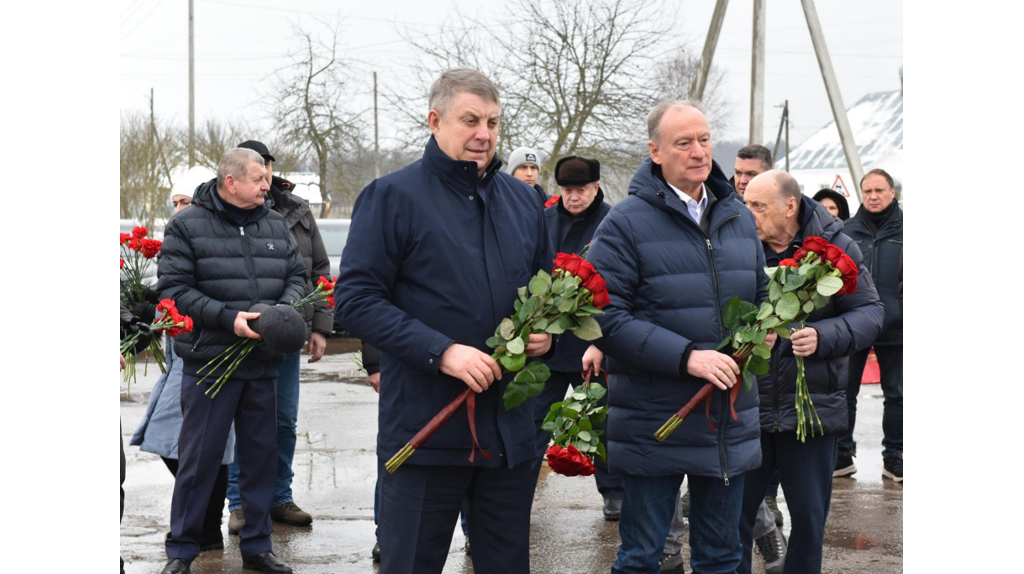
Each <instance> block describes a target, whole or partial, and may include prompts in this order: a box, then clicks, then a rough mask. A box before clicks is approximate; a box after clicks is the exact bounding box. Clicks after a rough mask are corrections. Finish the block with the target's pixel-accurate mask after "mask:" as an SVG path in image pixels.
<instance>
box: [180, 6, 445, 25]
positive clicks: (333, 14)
mask: <svg viewBox="0 0 1024 574" xmlns="http://www.w3.org/2000/svg"><path fill="white" fill-rule="evenodd" d="M199 1H200V2H202V3H203V4H221V5H223V6H235V7H238V8H256V9H258V10H272V11H275V12H289V13H292V14H310V15H312V16H338V14H336V13H330V12H314V11H312V10H297V9H295V8H278V7H275V6H261V5H259V4H243V3H241V2H224V1H223V0H199ZM344 19H346V20H365V21H367V22H383V23H385V24H405V25H407V26H410V25H411V26H432V27H438V26H443V24H431V23H426V22H405V21H402V20H387V19H385V18H367V17H364V16H345V17H344Z"/></svg>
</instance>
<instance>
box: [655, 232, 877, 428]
mask: <svg viewBox="0 0 1024 574" xmlns="http://www.w3.org/2000/svg"><path fill="white" fill-rule="evenodd" d="M765 273H767V274H768V299H767V300H765V301H764V302H763V303H761V306H760V307H758V306H757V305H754V304H753V303H750V302H748V301H741V300H740V299H739V298H738V297H733V298H732V299H731V300H730V301H729V302H728V303H727V304H726V305H725V308H724V309H723V311H722V324H723V325H724V326H725V328H726V329H729V330H730V335H729V337H727V338H726V339H725V340H724V341H722V342H721V343H720V344H719V345H718V349H722V348H724V347H726V346H729V347H730V348H731V350H732V357H733V359H734V360H735V361H736V362H737V363H738V364H739V366H740V369H741V372H742V374H743V386H742V388H743V390H744V391H749V390H750V388H751V387H752V386H753V384H754V380H755V377H756V376H758V375H766V374H768V370H769V365H768V359H770V358H771V353H772V351H771V347H769V346H768V344H767V343H765V338H766V337H767V336H768V334H769V333H772V332H774V333H775V334H777V335H778V336H779V337H783V338H785V339H788V338H789V336H790V325H798V327H799V328H801V329H802V328H803V327H804V321H805V320H806V319H807V316H808V315H809V314H811V313H812V312H814V311H815V310H816V309H822V308H824V307H825V306H826V305H828V302H829V298H830V297H832V296H833V295H843V294H845V293H853V292H855V291H856V290H857V274H858V271H857V265H856V264H855V263H854V262H853V260H852V259H850V257H849V256H848V255H847V254H846V253H845V252H844V251H843V250H842V249H840V248H839V247H836V246H835V245H832V244H831V243H829V242H827V241H825V240H824V239H822V238H821V237H816V236H812V237H808V238H806V239H804V244H803V247H802V248H801V249H798V250H797V252H796V253H795V254H794V255H793V258H792V259H783V260H782V261H780V262H779V266H778V267H769V268H766V269H765ZM796 362H797V381H796V390H797V393H796V410H797V431H796V432H797V437H798V438H799V439H800V441H801V442H803V441H804V440H805V439H806V437H807V430H808V426H810V431H811V436H814V426H813V422H814V421H816V422H817V423H818V429H819V430H821V428H822V426H821V420H820V419H818V414H817V411H815V409H814V402H813V401H812V400H811V395H810V391H809V390H808V388H807V380H806V379H805V378H804V360H803V357H796ZM714 389H715V386H714V385H713V384H711V383H708V384H706V385H704V387H703V388H701V390H700V391H698V392H697V394H696V395H694V397H693V398H692V399H690V401H689V402H688V403H686V405H685V406H684V407H683V408H682V409H680V410H679V412H678V413H676V414H675V415H673V416H672V417H671V418H670V419H669V420H668V421H667V422H666V423H665V424H664V425H662V427H661V428H660V429H658V431H657V432H656V433H654V436H655V438H657V439H658V440H659V441H664V440H665V439H666V438H668V435H670V434H672V431H674V430H675V429H676V428H677V427H678V426H679V424H680V423H682V422H683V419H684V418H686V416H687V415H688V414H690V412H691V411H693V409H694V408H696V406H697V405H698V404H700V403H701V402H702V401H707V403H706V408H708V409H710V406H711V392H712V391H713V390H714ZM739 390H740V385H735V386H733V388H732V391H731V393H730V402H731V403H732V404H735V402H736V397H737V396H739ZM732 417H733V419H734V420H735V419H736V418H738V417H737V415H736V410H735V409H733V410H732ZM709 421H710V419H709ZM713 426H714V425H713V424H712V427H713Z"/></svg>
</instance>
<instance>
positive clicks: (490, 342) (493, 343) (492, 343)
mask: <svg viewBox="0 0 1024 574" xmlns="http://www.w3.org/2000/svg"><path fill="white" fill-rule="evenodd" d="M504 342H505V339H503V338H502V337H499V336H498V335H495V336H493V337H489V338H488V339H487V340H486V341H484V344H485V345H487V346H488V347H490V348H492V349H495V348H497V347H498V345H501V344H502V343H504Z"/></svg>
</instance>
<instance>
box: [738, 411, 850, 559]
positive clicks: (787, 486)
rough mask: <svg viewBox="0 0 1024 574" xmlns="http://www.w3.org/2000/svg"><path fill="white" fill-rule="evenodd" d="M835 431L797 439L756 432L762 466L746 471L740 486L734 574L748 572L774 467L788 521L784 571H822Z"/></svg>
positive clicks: (835, 449) (787, 434)
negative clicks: (739, 549)
mask: <svg viewBox="0 0 1024 574" xmlns="http://www.w3.org/2000/svg"><path fill="white" fill-rule="evenodd" d="M838 444H839V433H829V434H826V435H825V436H816V437H808V438H807V442H800V441H799V440H797V438H796V431H786V432H776V433H767V432H761V468H755V469H754V470H748V471H747V473H746V477H747V479H746V483H745V485H744V489H743V512H742V515H741V517H740V540H741V541H742V542H743V561H742V562H741V563H740V568H739V570H737V572H738V573H739V574H750V568H751V566H750V563H751V550H752V548H753V543H754V534H753V532H754V521H755V519H756V518H757V507H758V506H760V504H761V502H762V501H763V500H764V496H765V491H766V489H767V488H768V484H769V482H770V481H771V477H772V473H773V472H774V471H775V469H776V468H778V471H779V480H780V481H781V483H782V490H783V491H785V493H786V506H787V507H788V508H789V517H790V520H791V521H792V525H793V527H792V530H791V531H790V535H789V546H788V548H787V551H786V566H785V568H784V569H783V573H784V574H796V573H804V572H806V573H811V572H813V573H814V574H819V573H820V572H821V550H822V546H823V545H824V542H825V522H826V521H827V520H828V510H829V505H830V503H831V501H832V471H833V470H835V468H836V457H837V456H838Z"/></svg>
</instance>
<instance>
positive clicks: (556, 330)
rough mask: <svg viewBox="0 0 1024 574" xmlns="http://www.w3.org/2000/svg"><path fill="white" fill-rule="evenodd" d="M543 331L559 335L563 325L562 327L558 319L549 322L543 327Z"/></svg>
mask: <svg viewBox="0 0 1024 574" xmlns="http://www.w3.org/2000/svg"><path fill="white" fill-rule="evenodd" d="M544 332H545V333H551V334H552V335H561V334H562V333H564V332H565V327H563V326H562V325H561V323H560V322H559V321H555V322H554V323H551V324H550V325H548V326H547V327H545V328H544Z"/></svg>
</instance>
